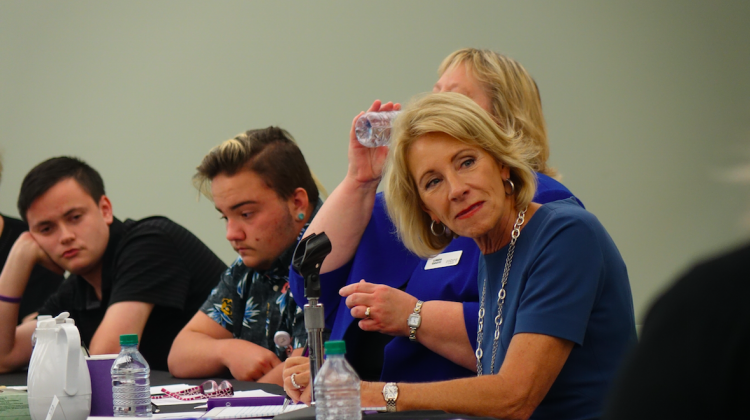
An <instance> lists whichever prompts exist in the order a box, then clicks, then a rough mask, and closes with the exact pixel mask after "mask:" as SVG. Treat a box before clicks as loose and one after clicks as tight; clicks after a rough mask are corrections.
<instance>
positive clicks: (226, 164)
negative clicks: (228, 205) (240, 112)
mask: <svg viewBox="0 0 750 420" xmlns="http://www.w3.org/2000/svg"><path fill="white" fill-rule="evenodd" d="M196 169H197V172H196V174H195V175H194V176H193V185H194V186H195V188H197V189H198V191H200V192H201V193H202V194H203V195H205V196H206V197H207V198H208V199H209V200H211V199H212V196H211V180H213V179H214V178H215V177H216V176H217V175H219V174H227V175H229V176H232V175H234V174H236V173H237V172H239V171H240V170H243V169H247V170H250V171H252V172H254V173H255V174H257V175H258V176H260V177H261V178H262V179H263V181H265V183H266V184H267V185H268V186H269V188H271V189H272V190H274V191H275V192H276V194H277V195H278V196H279V197H280V198H282V199H287V198H289V197H290V196H291V195H292V194H293V193H294V190H295V189H297V188H304V189H305V191H306V192H307V197H308V200H310V203H311V205H312V206H313V207H314V206H315V205H316V203H317V201H318V196H319V194H320V193H323V194H327V193H326V191H325V189H324V188H323V186H322V185H321V184H320V181H319V180H318V178H317V177H316V176H315V174H313V173H312V171H311V170H310V168H309V167H308V166H307V162H305V158H304V156H302V151H300V149H299V147H298V146H297V142H296V141H295V140H294V137H292V135H291V134H289V132H288V131H286V130H284V129H282V128H279V127H268V128H263V129H257V130H248V131H246V132H244V133H240V134H238V135H237V136H236V137H234V138H233V139H229V140H226V141H224V142H222V143H221V144H219V145H218V146H216V147H214V148H212V149H211V150H210V151H209V152H208V154H207V155H206V156H205V157H204V158H203V160H202V161H201V164H200V165H199V166H198V167H197V168H196Z"/></svg>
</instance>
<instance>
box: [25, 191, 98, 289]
mask: <svg viewBox="0 0 750 420" xmlns="http://www.w3.org/2000/svg"><path fill="white" fill-rule="evenodd" d="M112 218H113V216H112V204H111V203H110V202H109V199H108V198H107V197H106V196H102V197H101V199H100V200H99V202H98V203H97V202H95V201H94V199H93V198H92V197H91V196H90V195H89V194H88V193H87V192H86V191H85V190H84V189H83V188H81V186H80V185H79V184H78V182H77V181H76V180H75V179H73V178H67V179H63V180H62V181H60V182H58V183H57V184H55V185H54V186H53V187H52V188H50V189H49V190H47V192H45V193H44V194H42V195H41V196H39V197H38V198H37V199H36V200H34V202H33V203H31V206H30V207H29V209H28V211H27V212H26V220H27V221H28V222H29V231H30V232H31V235H32V236H33V237H34V239H35V240H36V242H37V243H38V244H39V246H40V247H41V248H42V249H43V250H44V252H46V253H47V255H49V256H50V258H51V259H52V261H54V262H55V264H57V265H59V266H60V267H62V268H63V269H65V270H67V271H70V272H71V273H73V274H79V275H81V276H84V277H85V276H86V275H87V274H89V273H91V272H93V271H94V270H98V269H99V268H100V267H101V260H102V256H104V251H105V250H106V249H107V244H108V243H109V225H110V224H112Z"/></svg>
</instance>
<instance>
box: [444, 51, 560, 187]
mask: <svg viewBox="0 0 750 420" xmlns="http://www.w3.org/2000/svg"><path fill="white" fill-rule="evenodd" d="M461 64H464V65H465V66H466V70H467V71H468V72H469V73H471V75H472V76H474V77H475V78H476V79H477V80H478V81H479V82H480V83H481V84H482V85H483V86H484V89H485V92H486V93H487V95H488V96H489V97H490V99H491V101H492V114H493V116H494V117H495V119H496V120H497V123H498V124H500V126H501V127H502V128H503V129H505V130H507V131H509V132H511V131H515V132H519V133H521V134H522V135H521V138H523V140H524V143H525V144H524V145H525V146H526V147H527V148H528V149H529V152H531V154H532V157H531V159H530V160H529V163H530V164H531V167H532V168H533V169H534V170H535V171H536V172H540V173H543V174H545V175H547V176H550V177H552V178H556V179H559V174H558V172H557V170H556V169H555V168H552V167H550V166H547V159H549V142H548V140H547V125H546V124H545V122H544V114H543V113H542V99H541V96H540V95H539V89H538V87H537V85H536V82H535V81H534V79H533V78H532V77H531V75H530V74H529V73H528V72H527V71H526V69H525V68H524V67H523V66H522V65H521V63H519V62H517V61H516V60H514V59H512V58H510V57H506V56H504V55H502V54H498V53H496V52H494V51H491V50H479V49H476V48H464V49H461V50H458V51H455V52H453V53H451V54H450V55H449V56H448V57H446V58H445V59H444V60H443V62H442V63H441V64H440V67H439V68H438V76H442V75H443V74H444V73H445V72H446V71H448V70H453V69H454V68H456V67H457V66H459V65H461Z"/></svg>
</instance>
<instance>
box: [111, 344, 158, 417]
mask: <svg viewBox="0 0 750 420" xmlns="http://www.w3.org/2000/svg"><path fill="white" fill-rule="evenodd" d="M120 348H121V350H120V354H119V355H118V356H117V358H116V359H115V362H114V363H113V364H112V370H111V373H112V402H113V405H114V407H113V408H114V416H115V417H151V387H150V385H149V375H150V373H151V369H150V368H149V367H148V362H146V359H144V358H143V356H142V355H141V353H139V352H138V335H137V334H123V335H121V336H120Z"/></svg>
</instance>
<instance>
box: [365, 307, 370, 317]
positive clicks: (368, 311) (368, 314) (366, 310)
mask: <svg viewBox="0 0 750 420" xmlns="http://www.w3.org/2000/svg"><path fill="white" fill-rule="evenodd" d="M365 318H367V319H370V307H369V306H368V307H367V309H365Z"/></svg>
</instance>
